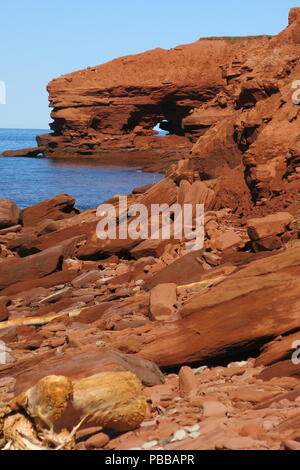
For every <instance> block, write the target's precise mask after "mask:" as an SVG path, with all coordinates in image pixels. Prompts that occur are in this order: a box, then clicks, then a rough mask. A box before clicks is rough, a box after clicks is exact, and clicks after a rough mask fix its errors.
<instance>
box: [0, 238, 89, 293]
mask: <svg viewBox="0 0 300 470" xmlns="http://www.w3.org/2000/svg"><path fill="white" fill-rule="evenodd" d="M79 240H80V237H79V238H78V237H75V238H71V239H70V240H66V241H65V242H63V243H61V244H60V245H58V246H56V247H53V248H49V249H48V250H44V251H42V252H41V253H38V254H36V255H31V256H28V257H27V258H10V259H7V260H5V261H2V262H1V263H0V289H4V288H5V287H8V286H10V285H12V284H16V283H18V282H23V281H30V280H33V279H39V278H42V277H44V276H46V275H47V274H51V273H53V272H54V271H56V270H57V269H61V265H62V260H63V259H64V258H68V257H70V256H71V255H72V254H73V253H74V251H75V248H76V245H77V243H78V242H79Z"/></svg>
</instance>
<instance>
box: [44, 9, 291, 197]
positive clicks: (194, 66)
mask: <svg viewBox="0 0 300 470" xmlns="http://www.w3.org/2000/svg"><path fill="white" fill-rule="evenodd" d="M299 53H300V21H299V9H297V8H294V9H292V10H291V12H290V15H289V26H288V27H287V28H286V29H285V30H284V31H283V32H282V33H280V34H279V35H277V36H275V37H273V38H270V37H267V36H262V37H254V38H233V39H226V38H211V39H201V40H199V41H197V42H195V43H193V44H189V45H184V46H179V47H175V48H173V49H171V50H163V49H155V50H152V51H148V52H145V53H143V54H138V55H133V56H129V57H122V58H120V59H116V60H113V61H112V62H109V63H107V64H104V65H101V66H97V67H93V68H88V69H86V70H81V71H78V72H74V73H71V74H68V75H64V76H62V77H60V78H58V79H55V80H53V81H52V82H50V83H49V85H48V91H49V100H50V105H51V106H52V107H53V112H52V118H53V120H54V122H53V124H52V129H53V131H54V133H53V134H51V135H47V136H40V137H39V139H38V141H39V143H40V144H41V145H43V146H44V147H45V149H46V150H45V155H47V156H53V157H60V156H63V155H65V153H66V152H67V153H68V154H70V155H71V154H72V155H74V156H80V155H89V154H97V153H99V152H103V151H104V150H105V151H112V152H117V151H120V150H125V151H127V150H139V151H144V150H146V151H147V150H149V149H157V150H158V151H159V155H162V154H166V153H168V152H170V150H174V149H176V150H177V151H178V154H177V157H176V159H178V156H179V158H180V155H183V154H185V155H186V153H187V152H188V151H191V153H190V157H191V158H193V159H194V161H195V166H196V167H197V169H198V171H199V172H200V176H201V179H207V178H214V177H220V176H224V172H226V171H227V170H230V171H229V173H228V177H229V180H230V181H228V184H227V185H226V188H227V191H229V186H232V184H233V180H236V175H235V173H234V170H236V169H238V174H239V177H240V178H241V181H244V182H245V183H246V184H247V186H248V190H250V193H251V198H252V200H253V202H255V203H256V204H257V203H258V204H264V203H265V202H266V200H268V199H269V198H271V197H274V196H277V195H278V194H281V192H282V191H284V190H286V189H289V188H290V184H291V183H292V182H294V181H298V180H299V175H300V172H299V168H300V167H299V165H298V160H299V148H298V147H299V145H298V127H299V123H298V121H299V118H298V108H297V106H295V105H294V104H293V102H292V94H293V90H292V89H291V86H292V83H293V81H295V80H297V79H299V70H300V69H299V65H298V57H299ZM158 123H161V127H162V128H163V129H167V130H168V131H169V132H170V135H168V136H166V137H164V138H158V137H155V131H153V127H154V126H155V125H156V124H158ZM148 153H149V152H148ZM116 158H118V157H117V156H116ZM137 158H138V157H137ZM160 165H161V168H162V167H163V166H164V163H163V161H162V160H161V163H160ZM240 186H241V183H240ZM239 195H240V197H241V196H242V188H241V189H240V191H239ZM234 198H235V195H233V194H232V197H231V200H232V201H234Z"/></svg>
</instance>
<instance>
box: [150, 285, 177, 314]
mask: <svg viewBox="0 0 300 470" xmlns="http://www.w3.org/2000/svg"><path fill="white" fill-rule="evenodd" d="M176 302H177V294H176V284H172V283H170V284H159V285H157V286H155V287H153V289H152V290H151V293H150V314H151V317H152V319H153V320H160V321H161V320H168V319H170V318H172V316H173V315H174V314H175V304H176Z"/></svg>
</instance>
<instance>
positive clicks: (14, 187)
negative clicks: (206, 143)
mask: <svg viewBox="0 0 300 470" xmlns="http://www.w3.org/2000/svg"><path fill="white" fill-rule="evenodd" d="M47 132H48V131H45V130H44V129H0V153H2V152H3V151H4V150H16V149H21V148H27V147H35V146H36V141H35V136H36V135H38V134H45V133H47ZM161 178H162V175H160V174H155V173H142V172H140V171H138V170H136V169H132V168H124V167H119V166H107V165H103V164H100V163H99V162H97V161H96V160H91V159H82V160H81V159H80V161H78V160H76V161H74V160H72V159H69V160H67V159H66V160H52V159H46V158H45V159H43V158H25V157H24V158H23V157H15V158H0V198H8V199H12V200H13V201H15V202H16V203H17V204H18V206H19V207H21V208H24V207H28V206H32V205H34V204H37V203H38V202H41V201H43V200H45V199H48V198H50V197H52V196H55V195H57V194H61V193H65V194H71V195H72V196H73V197H74V198H75V199H76V207H78V208H79V209H80V210H86V209H91V208H95V207H97V206H98V205H99V204H101V202H103V201H105V200H107V199H109V198H110V197H112V196H114V195H116V194H126V193H130V192H131V191H132V189H133V188H135V187H136V186H142V185H144V184H148V183H155V182H156V181H159V180H160V179H161Z"/></svg>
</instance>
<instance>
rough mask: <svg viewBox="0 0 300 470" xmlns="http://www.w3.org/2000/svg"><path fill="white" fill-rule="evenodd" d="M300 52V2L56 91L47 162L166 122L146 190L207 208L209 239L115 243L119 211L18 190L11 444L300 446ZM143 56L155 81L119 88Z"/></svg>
mask: <svg viewBox="0 0 300 470" xmlns="http://www.w3.org/2000/svg"><path fill="white" fill-rule="evenodd" d="M249 41H250V42H249ZM299 48H300V9H292V10H291V12H290V17H289V26H288V28H287V29H286V30H285V31H283V32H282V33H280V34H279V35H278V36H275V37H273V38H269V37H263V38H255V39H249V40H247V43H246V44H245V42H244V41H242V44H241V43H240V41H236V42H232V41H229V40H225V39H224V40H214V41H202V42H201V41H200V42H197V43H195V44H194V45H190V46H182V47H180V48H175V49H174V50H172V51H162V50H157V51H151V52H149V53H145V54H141V55H140V56H135V57H134V58H132V59H129V58H122V59H118V60H116V61H113V62H112V63H110V64H106V65H104V66H100V67H99V68H97V67H96V68H94V69H88V70H87V71H82V72H76V73H74V74H70V75H67V76H64V77H62V78H60V79H57V80H55V81H54V82H52V83H51V84H50V85H49V92H50V96H51V104H52V106H53V107H54V111H53V114H52V116H53V118H54V125H53V130H54V135H52V136H48V137H40V139H39V144H41V145H42V147H43V149H46V150H44V152H45V155H46V156H51V157H54V158H59V155H60V154H61V153H62V154H65V153H67V154H72V152H73V153H74V149H75V148H77V149H78V151H80V152H86V150H87V149H88V147H89V145H90V144H89V143H88V141H95V142H94V144H93V148H90V151H91V153H93V152H94V151H95V148H96V150H99V152H100V151H102V150H103V149H104V150H107V149H109V147H110V148H111V150H112V149H114V151H116V147H118V146H119V149H120V148H122V149H124V148H131V149H134V150H139V151H140V150H141V148H143V150H145V151H147V152H148V151H150V150H149V149H151V151H153V148H155V145H156V142H157V141H156V140H153V139H156V138H155V137H154V136H153V132H152V130H151V129H152V127H153V125H155V124H156V123H157V119H159V120H161V119H162V118H163V117H167V118H168V128H169V130H170V131H171V132H172V133H173V134H172V135H170V136H169V137H168V136H167V137H164V138H163V139H162V140H161V141H160V142H162V144H161V145H163V146H165V149H164V150H165V152H164V150H162V149H160V150H159V152H161V155H162V156H163V155H167V152H170V146H169V144H170V143H171V142H172V145H174V142H175V141H176V142H177V143H178V147H177V150H176V152H177V153H176V161H167V162H166V161H163V158H162V159H161V160H160V162H159V163H158V166H159V167H160V169H161V171H162V170H163V169H165V167H167V170H166V172H165V177H164V178H163V179H162V180H161V181H159V182H158V183H155V184H153V185H147V186H146V187H141V188H136V189H135V190H133V192H132V194H130V195H128V203H129V204H133V203H138V204H142V205H143V206H145V207H147V208H150V207H151V206H152V205H154V204H168V205H172V204H175V203H177V204H179V205H180V206H182V207H183V206H184V204H192V205H193V207H194V208H195V207H196V205H199V204H203V205H204V207H205V226H204V246H203V248H201V249H199V250H194V251H190V250H187V246H186V241H187V240H186V239H185V238H182V240H176V239H172V238H170V239H169V240H166V239H163V237H158V238H156V239H151V238H147V237H144V238H140V239H135V240H134V239H132V238H130V237H128V238H126V239H119V238H117V239H107V240H100V239H99V238H98V236H97V233H96V228H97V225H98V223H99V222H100V221H101V220H102V219H103V217H105V215H103V214H100V215H99V214H98V215H97V210H96V209H90V210H88V211H84V212H80V211H79V210H78V209H76V206H75V201H74V199H73V198H72V196H70V195H67V194H60V195H57V196H55V197H53V198H51V199H48V200H46V201H43V202H41V203H39V204H37V205H35V206H33V207H28V208H26V209H24V210H22V211H21V210H20V209H19V208H18V207H17V205H16V204H15V203H14V202H13V201H10V200H7V199H0V361H1V358H2V365H0V402H1V405H0V448H3V449H13V450H14V449H17V450H26V449H57V450H58V449H78V450H91V449H93V450H96V449H105V450H128V449H135V450H142V449H145V450H157V449H160V450H210V449H211V450H214V449H216V450H285V449H289V450H299V449H300V435H299V428H298V424H299V419H300V399H299V397H300V383H299V378H300V364H299V362H300V361H299V355H300V352H299V344H300V343H299V341H300V306H299V287H300V242H299V238H300V237H299V233H300V229H299V189H300V179H299V174H300V172H299V168H300V167H298V160H299V158H298V157H299V154H298V151H297V145H298V123H299V116H298V114H299V108H298V107H297V106H295V104H294V103H293V102H292V99H291V83H292V82H293V80H294V79H297V78H298V77H299V70H300V69H299V66H298V61H299V52H300V49H299ZM275 51H277V53H276V54H275ZM177 56H178V59H177ZM157 57H158V58H159V60H158V59H157ZM175 57H176V60H178V64H181V65H180V66H179V65H178V67H175V65H176V60H175V59H174V58H175ZM195 57H198V58H199V60H200V63H201V64H203V63H204V62H205V74H200V75H199V64H197V67H198V68H197V69H196V68H195V66H194V64H195V60H194V59H195ZM224 57H225V58H226V61H225V62H226V64H227V65H226V64H225V65H224ZM263 58H264V60H263ZM157 60H158V62H159V63H161V68H153V64H157ZM174 60H175V65H174ZM169 61H173V62H172V63H173V65H174V69H170V72H169V75H166V66H167V65H168V64H169ZM132 63H133V65H132ZM137 64H138V65H139V70H141V74H142V72H143V73H145V76H138V78H137V79H138V80H139V82H140V84H139V86H138V87H137V86H134V87H133V86H132V87H129V84H128V83H127V82H126V83H121V84H120V76H119V75H118V73H117V72H118V71H119V72H120V70H123V72H124V70H126V72H128V73H127V74H126V73H123V72H122V74H121V72H120V75H121V77H123V78H122V79H124V80H125V78H124V77H126V80H129V81H130V80H132V75H130V71H132V70H136V66H137ZM147 64H148V65H147ZM220 64H223V65H222V68H221V69H220ZM144 65H145V67H144ZM146 65H147V66H148V67H150V68H151V70H152V69H153V70H155V73H154V76H153V77H152V78H151V80H153V82H154V83H152V82H151V83H150V84H149V83H148V82H147V81H146V76H147V77H149V74H148V75H147V73H146V72H147V68H146ZM229 65H230V66H229ZM216 69H218V70H219V69H220V70H219V73H218V74H217V75H216ZM168 70H169V69H168ZM172 70H173V75H172V73H171V72H172ZM148 71H149V70H148ZM112 72H114V73H112ZM183 72H184V73H183ZM186 74H189V80H190V81H189V82H188V83H187V78H186ZM91 75H93V76H94V77H95V78H91ZM98 75H99V76H100V78H101V84H102V85H101V86H102V94H99V88H97V87H96V83H98V82H97V80H100V79H99V76H98ZM97 77H98V78H97ZM112 77H114V82H113V84H112V83H111V80H112ZM148 80H150V79H149V78H148ZM176 80H177V81H176ZM83 82H84V83H87V84H88V87H89V88H88V89H84V90H83V89H82V87H81V86H80V85H82V83H83ZM175 82H176V83H175ZM174 83H175V84H174ZM195 84H196V85H197V87H196V88H195ZM125 85H126V86H125ZM162 85H163V87H162ZM166 90H167V91H166ZM199 97H200V98H201V99H199ZM174 103H176V106H175V105H174ZM163 105H164V106H163ZM196 105H197V106H196ZM142 111H143V112H142ZM91 112H93V113H94V114H95V115H93V116H94V117H93V120H92V122H91ZM186 113H188V114H186ZM183 120H184V126H183V127H182V122H183ZM87 122H89V123H92V126H90V127H89V129H91V128H92V129H93V132H92V133H91V132H90V131H89V132H88V133H86V132H85V130H86V129H87V126H86V123H87ZM129 124H130V126H129ZM124 126H125V127H124ZM126 126H127V127H126ZM128 126H129V127H128ZM165 126H166V124H165ZM183 128H184V129H186V130H185V133H184V135H180V134H181V131H180V129H183ZM104 130H105V132H104ZM165 139H166V140H165ZM129 141H130V142H131V144H130V145H131V147H130V145H129V143H128V142H129ZM193 141H194V142H193ZM116 142H118V143H119V144H118V145H116ZM153 142H154V144H153V146H152V143H153ZM188 142H189V143H188ZM192 144H193V145H192ZM170 145H171V144H170ZM145 147H146V148H145ZM173 150H174V147H172V152H173ZM32 151H33V152H34V149H30V152H32ZM182 151H184V152H186V151H188V152H190V153H188V155H182V153H181V152H182ZM172 152H171V159H172V158H173V153H172ZM78 155H79V153H77V152H75V154H74V156H75V157H77V156H78ZM124 155H126V154H124ZM132 155H136V154H135V153H133V154H132ZM169 155H170V154H169ZM7 156H8V155H7ZM155 159H156V157H155V156H154V157H153V162H151V164H153V165H154V166H155V165H156V163H155ZM148 163H149V162H148ZM157 168H158V167H157V166H156V169H155V171H157ZM153 171H154V170H153ZM118 200H119V198H118V196H116V197H113V198H112V199H110V200H109V201H106V202H107V203H109V204H112V205H113V206H114V207H115V208H116V210H117V211H119V212H118V220H121V218H122V216H123V215H124V214H123V213H122V212H121V211H120V210H119V206H118ZM126 215H128V212H126ZM129 215H130V214H129ZM143 222H144V224H145V226H149V225H150V220H149V219H146V220H144V221H143ZM194 222H195V219H194ZM1 348H2V349H1Z"/></svg>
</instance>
